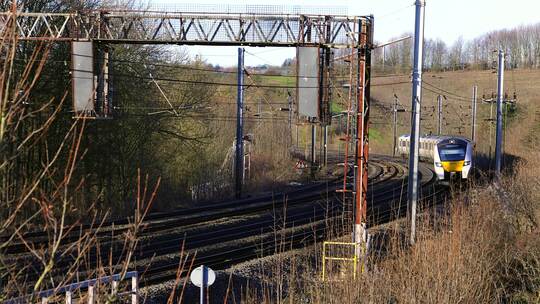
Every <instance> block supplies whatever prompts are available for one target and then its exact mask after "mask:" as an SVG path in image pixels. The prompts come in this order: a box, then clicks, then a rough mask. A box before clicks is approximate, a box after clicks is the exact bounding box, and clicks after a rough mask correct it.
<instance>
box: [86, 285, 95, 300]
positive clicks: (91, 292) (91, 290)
mask: <svg viewBox="0 0 540 304" xmlns="http://www.w3.org/2000/svg"><path fill="white" fill-rule="evenodd" d="M94 297H95V287H94V285H90V286H88V304H94Z"/></svg>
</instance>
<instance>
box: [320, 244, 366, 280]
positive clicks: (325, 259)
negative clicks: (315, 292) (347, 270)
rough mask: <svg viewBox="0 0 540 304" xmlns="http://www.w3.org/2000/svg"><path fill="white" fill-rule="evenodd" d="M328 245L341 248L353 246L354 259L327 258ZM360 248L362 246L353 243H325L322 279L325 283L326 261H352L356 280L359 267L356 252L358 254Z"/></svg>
mask: <svg viewBox="0 0 540 304" xmlns="http://www.w3.org/2000/svg"><path fill="white" fill-rule="evenodd" d="M327 245H339V246H351V247H354V256H353V257H352V258H347V257H332V256H327V255H326V246H327ZM358 246H360V244H359V243H351V242H323V259H322V279H323V281H324V280H325V279H326V261H351V262H353V279H356V268H357V265H358V256H357V255H356V252H358ZM362 249H363V248H362ZM363 270H364V269H363V267H362V271H363Z"/></svg>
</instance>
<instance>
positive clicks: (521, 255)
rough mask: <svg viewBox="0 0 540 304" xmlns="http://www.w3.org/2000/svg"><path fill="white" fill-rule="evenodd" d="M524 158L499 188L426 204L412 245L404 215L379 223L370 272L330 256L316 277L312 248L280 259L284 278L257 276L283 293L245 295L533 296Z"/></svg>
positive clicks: (278, 299) (412, 299)
mask: <svg viewBox="0 0 540 304" xmlns="http://www.w3.org/2000/svg"><path fill="white" fill-rule="evenodd" d="M529 161H530V162H531V161H532V160H529ZM530 162H529V163H525V162H523V163H521V164H519V165H518V167H517V171H516V173H515V175H514V176H512V178H505V179H503V181H502V182H501V184H502V185H503V186H502V187H501V188H500V189H504V190H499V188H496V187H493V186H487V187H480V186H478V187H475V188H472V189H470V190H469V191H468V192H467V193H464V194H456V195H455V198H454V199H453V200H451V202H450V203H449V204H448V206H444V207H440V208H436V209H431V210H425V212H424V213H423V215H422V217H421V219H420V220H419V225H418V230H417V236H418V240H417V243H416V244H415V245H414V246H412V247H411V246H408V245H406V241H405V240H406V237H405V232H404V229H403V226H404V225H405V222H404V221H402V222H398V223H397V224H395V225H394V224H391V225H388V226H387V227H384V228H383V229H382V231H384V233H385V234H386V236H387V238H388V240H387V241H386V242H385V243H384V248H377V249H381V250H373V253H372V255H371V256H370V261H369V265H370V269H369V271H367V272H365V273H364V274H362V275H360V276H359V277H358V278H357V279H356V280H354V279H353V278H352V273H351V271H350V270H351V264H350V263H348V262H333V263H331V264H332V265H327V268H326V270H327V271H328V274H329V277H328V279H327V280H326V282H322V281H321V268H320V266H321V258H320V253H321V249H320V247H319V248H318V249H317V250H316V251H310V252H308V251H307V250H305V251H304V252H303V253H302V254H294V255H292V257H291V261H284V262H281V263H287V264H289V265H295V267H294V268H295V269H291V270H290V273H289V275H288V277H287V278H286V282H281V281H282V278H281V277H282V276H280V278H278V277H276V278H265V279H264V281H265V282H264V283H266V284H270V285H281V284H283V285H284V286H282V287H281V286H280V288H279V290H284V292H283V291H281V292H280V293H279V294H278V293H277V292H276V293H275V294H273V295H272V294H266V293H265V295H264V296H263V298H262V299H261V298H254V297H246V298H245V300H246V301H245V302H246V303H257V302H261V301H262V302H265V303H500V302H506V303H538V301H539V300H540V297H539V295H540V293H539V291H540V239H539V238H538V234H539V233H538V229H537V226H536V222H537V213H538V212H537V210H538V206H537V202H538V200H537V196H538V192H537V190H538V186H539V184H538V183H537V182H536V181H537V179H536V180H534V179H533V180H531V179H530V178H531V176H534V175H532V174H533V172H534V171H533V170H532V169H531V165H530V164H531V163H530ZM503 203H505V204H507V205H508V208H503V206H505V204H503ZM433 211H436V212H433ZM441 211H442V212H441ZM400 225H401V226H400ZM345 241H346V239H345ZM347 254H348V255H349V256H350V252H349V253H346V252H345V251H344V252H343V255H344V256H346V255H347ZM337 255H339V253H337ZM307 264H310V265H307ZM275 267H281V268H283V266H275ZM285 268H287V267H285ZM277 289H278V288H276V290H277Z"/></svg>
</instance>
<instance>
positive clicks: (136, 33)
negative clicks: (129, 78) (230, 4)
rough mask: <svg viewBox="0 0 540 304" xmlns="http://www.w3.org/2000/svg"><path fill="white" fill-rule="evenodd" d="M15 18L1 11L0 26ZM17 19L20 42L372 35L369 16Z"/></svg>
mask: <svg viewBox="0 0 540 304" xmlns="http://www.w3.org/2000/svg"><path fill="white" fill-rule="evenodd" d="M13 17H14V14H12V13H11V12H3V13H0V28H4V27H5V25H6V24H7V23H8V21H9V19H10V18H13ZM15 18H16V25H17V33H18V35H19V40H78V41H88V40H95V41H103V42H108V43H141V44H153V43H160V44H163V43H170V44H199V45H200V44H212V45H246V46H299V45H324V46H326V47H333V48H358V47H363V46H364V45H365V44H371V42H372V39H371V38H372V36H373V35H372V18H371V17H345V16H315V15H262V14H210V13H204V14H195V13H193V14H189V13H166V12H147V11H90V12H79V13H17V14H16V15H15ZM354 28H356V29H359V28H360V29H365V30H366V31H365V32H362V31H359V32H354V31H353V29H354ZM362 36H363V37H362Z"/></svg>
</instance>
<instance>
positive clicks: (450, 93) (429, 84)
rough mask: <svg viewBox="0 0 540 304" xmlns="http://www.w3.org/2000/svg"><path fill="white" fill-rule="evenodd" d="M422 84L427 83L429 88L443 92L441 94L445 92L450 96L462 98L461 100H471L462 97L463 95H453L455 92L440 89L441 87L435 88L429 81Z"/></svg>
mask: <svg viewBox="0 0 540 304" xmlns="http://www.w3.org/2000/svg"><path fill="white" fill-rule="evenodd" d="M422 83H425V84H427V85H428V86H430V87H432V88H435V89H437V90H439V91H441V92H445V93H446V94H448V95H453V96H455V97H457V98H460V99H462V100H465V101H470V98H468V97H465V96H461V95H458V94H456V93H453V92H450V91H447V90H445V89H442V88H439V87H437V86H435V85H433V84H431V83H429V82H427V81H422Z"/></svg>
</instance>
